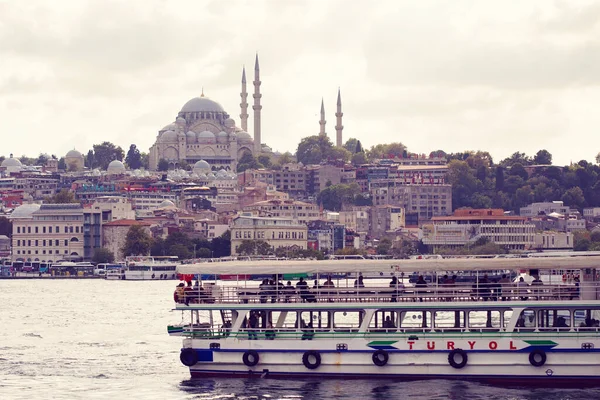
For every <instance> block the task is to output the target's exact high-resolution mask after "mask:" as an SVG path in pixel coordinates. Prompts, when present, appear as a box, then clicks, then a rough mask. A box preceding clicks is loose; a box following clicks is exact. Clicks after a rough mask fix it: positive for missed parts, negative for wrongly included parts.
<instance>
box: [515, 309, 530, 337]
mask: <svg viewBox="0 0 600 400" xmlns="http://www.w3.org/2000/svg"><path fill="white" fill-rule="evenodd" d="M533 330H535V312H534V311H533V310H530V309H525V310H523V311H521V314H519V317H518V319H517V324H516V325H515V332H531V331H533Z"/></svg>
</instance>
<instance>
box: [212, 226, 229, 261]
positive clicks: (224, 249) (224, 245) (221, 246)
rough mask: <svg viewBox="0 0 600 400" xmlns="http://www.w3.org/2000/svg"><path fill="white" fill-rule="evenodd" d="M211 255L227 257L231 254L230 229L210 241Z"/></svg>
mask: <svg viewBox="0 0 600 400" xmlns="http://www.w3.org/2000/svg"><path fill="white" fill-rule="evenodd" d="M210 248H211V250H212V252H213V255H212V256H213V257H227V256H230V255H231V231H226V232H225V233H223V234H222V235H221V236H219V237H216V238H214V239H213V240H212V241H211V242H210Z"/></svg>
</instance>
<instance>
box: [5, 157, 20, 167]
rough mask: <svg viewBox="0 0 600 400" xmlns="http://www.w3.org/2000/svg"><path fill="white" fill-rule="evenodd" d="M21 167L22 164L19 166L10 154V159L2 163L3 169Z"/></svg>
mask: <svg viewBox="0 0 600 400" xmlns="http://www.w3.org/2000/svg"><path fill="white" fill-rule="evenodd" d="M22 165H23V164H21V161H20V160H19V159H18V158H13V157H12V154H11V156H10V158H7V159H5V160H4V161H2V166H3V167H20V166H22Z"/></svg>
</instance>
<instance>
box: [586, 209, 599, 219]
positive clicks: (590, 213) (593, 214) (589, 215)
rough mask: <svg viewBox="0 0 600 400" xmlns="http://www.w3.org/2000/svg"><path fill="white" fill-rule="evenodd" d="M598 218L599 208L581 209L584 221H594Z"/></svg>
mask: <svg viewBox="0 0 600 400" xmlns="http://www.w3.org/2000/svg"><path fill="white" fill-rule="evenodd" d="M598 217H600V207H586V208H584V209H583V218H585V219H586V220H595V219H596V218H598Z"/></svg>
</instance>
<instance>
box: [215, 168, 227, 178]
mask: <svg viewBox="0 0 600 400" xmlns="http://www.w3.org/2000/svg"><path fill="white" fill-rule="evenodd" d="M215 176H216V177H217V178H218V179H224V178H226V177H227V171H225V170H224V169H223V168H221V169H220V170H218V171H217V173H216V174H215Z"/></svg>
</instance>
